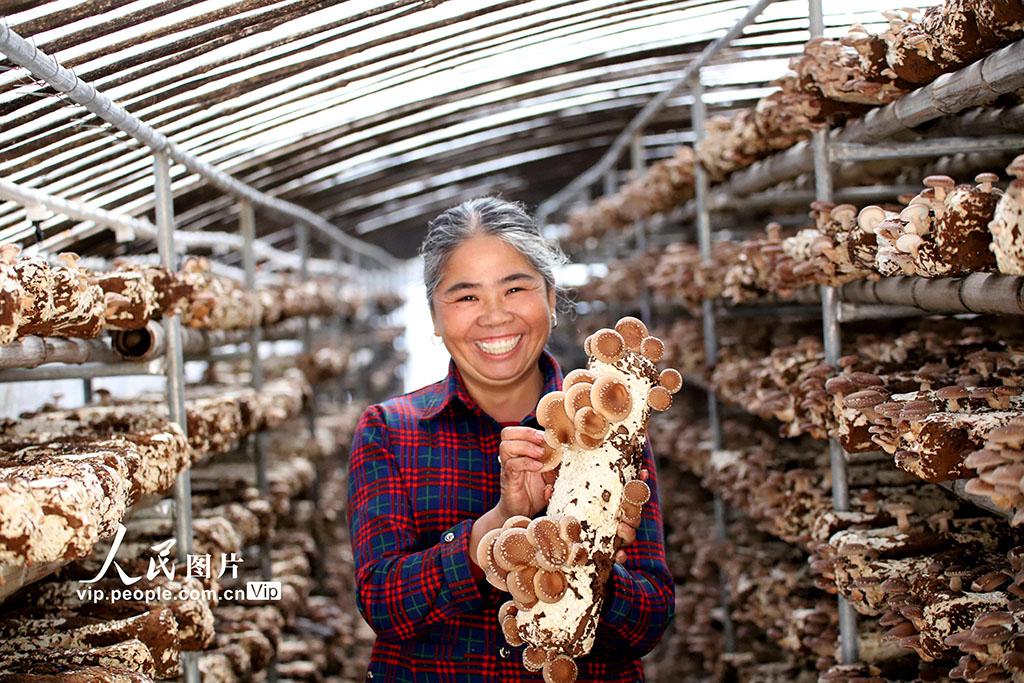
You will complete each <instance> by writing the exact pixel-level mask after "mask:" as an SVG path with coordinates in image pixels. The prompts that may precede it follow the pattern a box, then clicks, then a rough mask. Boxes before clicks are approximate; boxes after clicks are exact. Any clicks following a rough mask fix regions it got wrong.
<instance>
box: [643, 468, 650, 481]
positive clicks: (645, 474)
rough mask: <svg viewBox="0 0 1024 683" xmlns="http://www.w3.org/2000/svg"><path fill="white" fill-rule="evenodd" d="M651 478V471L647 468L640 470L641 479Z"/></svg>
mask: <svg viewBox="0 0 1024 683" xmlns="http://www.w3.org/2000/svg"><path fill="white" fill-rule="evenodd" d="M650 478H651V473H650V472H648V471H647V470H640V481H647V480H648V479H650Z"/></svg>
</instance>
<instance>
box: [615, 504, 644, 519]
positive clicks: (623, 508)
mask: <svg viewBox="0 0 1024 683" xmlns="http://www.w3.org/2000/svg"><path fill="white" fill-rule="evenodd" d="M619 512H620V513H621V516H622V519H627V520H634V519H639V518H640V514H641V513H642V512H643V508H642V507H641V506H639V505H637V504H636V503H630V502H629V501H628V500H623V501H622V503H620V505H619Z"/></svg>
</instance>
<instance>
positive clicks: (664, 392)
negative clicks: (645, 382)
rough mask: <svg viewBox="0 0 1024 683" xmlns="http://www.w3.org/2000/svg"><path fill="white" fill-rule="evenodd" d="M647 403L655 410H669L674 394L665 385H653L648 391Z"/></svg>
mask: <svg viewBox="0 0 1024 683" xmlns="http://www.w3.org/2000/svg"><path fill="white" fill-rule="evenodd" d="M647 405H649V406H651V407H652V408H654V409H655V410H659V411H661V410H668V409H669V408H670V407H671V406H672V394H671V393H670V392H669V390H668V389H666V388H665V387H663V386H660V385H659V386H655V387H651V390H650V391H649V392H648V393H647Z"/></svg>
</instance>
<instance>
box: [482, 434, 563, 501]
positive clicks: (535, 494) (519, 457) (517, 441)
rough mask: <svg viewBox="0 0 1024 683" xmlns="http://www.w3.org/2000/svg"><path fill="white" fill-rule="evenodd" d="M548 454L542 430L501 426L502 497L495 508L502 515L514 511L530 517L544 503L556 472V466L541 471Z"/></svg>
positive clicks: (548, 496)
mask: <svg viewBox="0 0 1024 683" xmlns="http://www.w3.org/2000/svg"><path fill="white" fill-rule="evenodd" d="M547 455H548V453H547V452H546V451H545V446H544V432H543V431H541V430H539V429H533V428H531V427H505V428H504V429H502V430H501V445H500V446H499V447H498V460H499V461H500V462H501V498H500V499H499V500H498V505H497V510H498V513H499V515H500V516H501V517H502V518H503V519H508V518H509V517H514V516H515V515H525V516H527V517H533V516H534V515H536V514H537V513H538V512H540V511H541V510H543V509H544V508H545V507H547V504H548V499H549V498H550V497H551V486H552V485H553V484H554V482H555V478H556V477H557V476H558V470H557V468H556V469H553V470H549V471H547V472H541V471H540V470H541V469H542V468H543V467H544V461H545V459H546V458H547Z"/></svg>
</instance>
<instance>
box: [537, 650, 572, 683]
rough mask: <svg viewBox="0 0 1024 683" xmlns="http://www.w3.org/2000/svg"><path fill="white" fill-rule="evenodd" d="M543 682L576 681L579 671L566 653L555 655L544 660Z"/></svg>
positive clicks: (563, 682) (564, 682) (561, 682)
mask: <svg viewBox="0 0 1024 683" xmlns="http://www.w3.org/2000/svg"><path fill="white" fill-rule="evenodd" d="M543 673H544V683H576V676H577V675H579V671H578V670H577V668H576V662H574V661H573V660H572V658H571V657H569V656H568V655H564V654H561V655H557V656H555V657H552V658H551V659H549V660H548V661H546V662H544V668H543Z"/></svg>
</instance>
